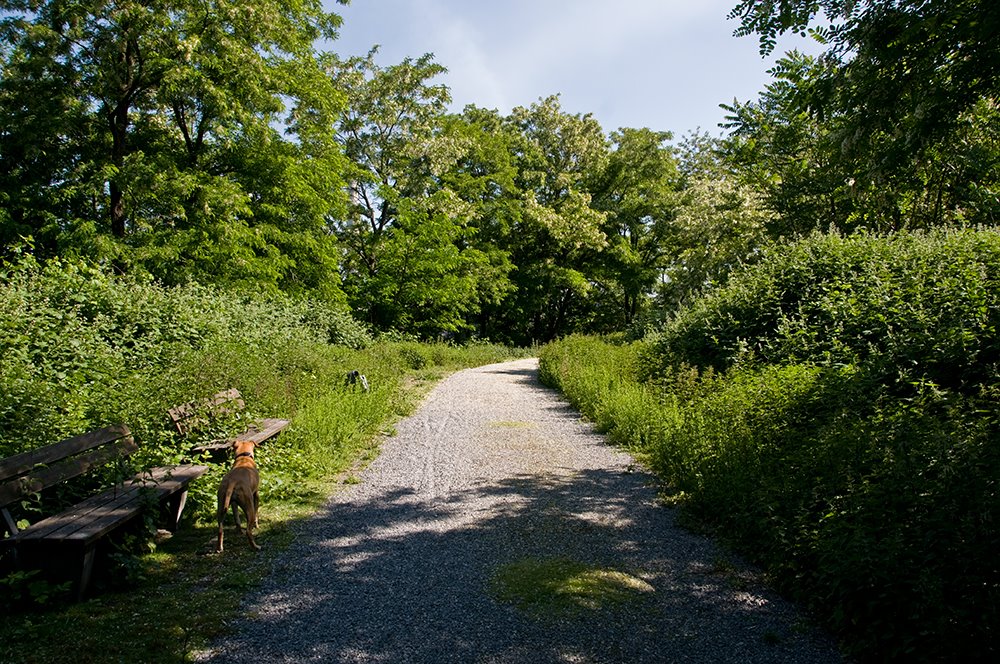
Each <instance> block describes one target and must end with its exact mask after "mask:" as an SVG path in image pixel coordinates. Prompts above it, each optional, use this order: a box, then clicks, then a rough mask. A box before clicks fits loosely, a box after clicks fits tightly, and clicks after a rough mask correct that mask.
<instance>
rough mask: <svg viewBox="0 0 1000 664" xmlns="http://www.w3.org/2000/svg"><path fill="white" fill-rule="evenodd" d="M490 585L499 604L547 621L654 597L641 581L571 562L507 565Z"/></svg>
mask: <svg viewBox="0 0 1000 664" xmlns="http://www.w3.org/2000/svg"><path fill="white" fill-rule="evenodd" d="M490 586H491V590H492V592H493V594H494V596H495V597H496V598H497V599H499V600H500V601H502V602H507V603H511V604H514V605H515V606H517V607H518V608H519V609H521V610H523V611H525V612H526V613H529V614H531V615H534V616H536V617H545V618H561V617H572V616H578V615H580V614H581V613H584V612H593V611H601V610H609V609H615V608H619V607H621V606H623V605H627V604H633V603H635V602H638V601H641V600H642V599H643V598H644V597H645V596H646V595H648V594H649V593H652V592H654V588H653V587H652V586H651V585H649V584H648V583H646V582H645V581H643V580H642V579H640V578H637V577H635V576H632V575H630V574H626V573H625V572H621V571H618V570H614V569H607V568H601V567H594V566H591V565H587V564H585V563H582V562H579V561H576V560H572V559H569V558H526V559H524V560H519V561H517V562H514V563H511V564H509V565H504V566H502V567H500V568H499V569H497V571H496V572H495V573H494V575H493V577H492V579H491V580H490Z"/></svg>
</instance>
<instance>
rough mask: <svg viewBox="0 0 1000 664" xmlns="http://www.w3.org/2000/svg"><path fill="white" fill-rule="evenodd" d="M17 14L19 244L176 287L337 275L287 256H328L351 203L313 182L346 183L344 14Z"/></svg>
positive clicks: (49, 10)
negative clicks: (140, 267) (103, 261)
mask: <svg viewBox="0 0 1000 664" xmlns="http://www.w3.org/2000/svg"><path fill="white" fill-rule="evenodd" d="M0 9H3V10H4V12H5V14H4V19H3V21H2V30H3V34H4V38H5V40H4V41H5V43H6V44H7V47H6V48H5V49H4V51H3V54H2V55H3V63H2V65H3V78H2V80H0V117H2V119H3V123H2V125H3V126H4V127H6V128H7V130H6V131H4V132H3V133H2V134H0V188H2V192H3V194H2V195H3V196H4V199H5V202H6V203H7V204H8V206H9V208H8V209H9V221H8V222H7V223H5V228H4V230H3V235H4V239H7V240H10V239H13V238H16V237H17V236H26V235H31V236H33V237H35V239H36V246H37V247H38V248H39V250H40V251H43V252H48V253H59V252H75V253H84V254H92V255H94V256H96V257H99V258H110V259H112V260H114V261H115V262H116V263H118V264H119V265H123V266H125V265H128V264H131V263H135V262H139V263H142V264H144V265H145V266H146V267H149V268H150V269H152V270H153V271H154V273H156V274H157V275H158V276H161V277H165V278H167V279H180V280H183V279H184V278H189V277H191V276H195V277H199V278H206V279H218V280H220V281H224V282H225V281H231V282H241V281H248V280H249V281H255V280H258V279H259V280H261V281H263V283H264V285H265V286H267V285H271V286H274V287H278V284H281V283H282V282H288V283H292V282H308V281H310V279H311V280H312V281H313V282H316V281H317V279H316V278H315V274H314V275H313V277H304V276H303V275H306V274H308V273H315V272H316V268H317V264H316V263H315V262H314V263H313V264H312V265H308V266H307V265H306V263H309V261H310V260H311V259H316V258H318V257H320V256H322V258H321V260H320V263H323V264H327V265H328V264H329V260H328V255H330V254H331V248H330V247H325V248H323V249H321V250H319V251H318V253H314V254H313V256H312V257H310V256H308V252H302V253H299V254H298V255H296V256H289V255H286V250H287V249H289V248H290V247H292V246H296V245H298V246H301V245H308V244H313V245H321V244H323V241H322V233H323V227H324V223H325V217H326V215H327V214H328V212H329V209H330V208H331V207H335V206H336V205H337V200H338V197H342V193H341V190H342V186H341V185H340V183H339V182H334V181H332V180H331V178H329V177H320V176H317V175H316V173H315V172H313V173H310V172H309V170H310V168H313V167H314V168H318V169H319V168H321V169H326V170H330V169H332V171H331V172H332V173H339V172H340V171H341V170H342V167H341V166H340V165H339V164H338V161H337V156H336V150H335V146H334V144H333V143H332V140H331V139H330V138H329V136H330V131H329V127H330V125H331V123H332V121H333V119H334V117H335V116H336V112H337V110H338V109H339V105H340V99H341V98H340V97H339V96H338V94H337V93H336V91H335V90H334V89H333V88H332V86H331V85H330V82H329V79H328V78H327V77H326V76H324V75H323V71H322V68H321V64H320V62H319V58H318V55H317V53H316V51H315V49H314V46H313V44H314V42H315V41H316V40H317V39H318V38H321V37H327V38H332V37H334V36H335V34H336V32H335V29H336V27H337V25H339V22H340V19H339V17H337V16H336V15H335V14H331V13H327V12H326V11H324V10H323V8H322V5H321V3H319V2H318V1H315V0H307V1H306V2H300V1H298V0H267V1H265V2H255V3H252V4H247V3H239V2H234V1H232V0H209V1H208V2H204V1H198V2H195V1H193V0H164V1H159V2H110V1H98V2H92V3H83V4H81V3H78V2H70V1H69V0H49V1H48V2H25V1H20V0H18V1H5V2H0ZM42 91H45V94H39V93H40V92H42ZM281 123H286V125H287V131H288V132H290V133H291V134H293V135H294V136H293V138H294V140H287V139H286V138H285V137H283V136H282V135H281V134H280V133H279V132H278V131H277V130H276V129H275V127H276V126H278V125H280V124H281ZM323 125H325V126H326V131H322V129H323ZM13 127H17V128H18V131H12V130H11V129H12V128H13ZM323 136H326V137H327V138H326V139H323V138H322V137H323ZM323 140H326V143H327V144H326V145H323V144H321V142H322V141H323ZM272 164H273V166H272ZM260 169H270V172H269V173H267V174H262V173H260V172H259V171H260ZM279 218H284V219H287V220H289V221H287V222H286V221H280V222H277V227H276V228H275V222H276V220H278V219H279ZM292 238H295V239H292ZM307 238H308V239H307ZM275 259H277V260H275ZM319 271H320V272H324V273H327V274H326V276H329V271H328V270H327V269H320V270H319ZM324 281H325V279H324Z"/></svg>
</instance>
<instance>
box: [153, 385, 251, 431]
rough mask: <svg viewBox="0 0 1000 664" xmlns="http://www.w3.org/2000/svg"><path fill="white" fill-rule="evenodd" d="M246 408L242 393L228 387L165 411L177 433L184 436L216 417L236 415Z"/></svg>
mask: <svg viewBox="0 0 1000 664" xmlns="http://www.w3.org/2000/svg"><path fill="white" fill-rule="evenodd" d="M244 410H246V403H245V402H244V401H243V395H241V394H240V391H239V390H237V389H236V388H232V389H228V390H225V391H223V392H219V393H218V394H216V395H214V396H212V397H211V398H208V399H198V400H196V401H190V402H188V403H185V404H181V405H180V406H174V407H173V408H171V409H169V410H168V411H167V414H168V415H170V421H171V422H173V423H174V426H175V427H177V433H179V434H181V435H183V436H186V435H187V434H189V433H191V432H192V431H197V430H198V429H201V428H203V427H205V426H206V425H207V424H209V422H210V421H211V420H212V419H213V418H216V417H226V416H229V415H237V414H239V413H241V412H242V411H244Z"/></svg>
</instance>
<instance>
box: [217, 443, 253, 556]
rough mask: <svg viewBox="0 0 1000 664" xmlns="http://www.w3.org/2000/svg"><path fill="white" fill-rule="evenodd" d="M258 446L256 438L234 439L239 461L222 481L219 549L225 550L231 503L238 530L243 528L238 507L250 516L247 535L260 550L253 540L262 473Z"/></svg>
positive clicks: (234, 447)
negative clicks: (255, 455) (255, 454)
mask: <svg viewBox="0 0 1000 664" xmlns="http://www.w3.org/2000/svg"><path fill="white" fill-rule="evenodd" d="M256 446H257V444H256V443H254V442H253V441H252V440H237V441H236V442H234V443H233V449H234V451H235V452H236V462H235V463H233V467H232V468H231V469H230V470H229V472H228V473H226V476H225V477H223V478H222V483H221V484H220V485H219V512H218V517H219V543H218V544H217V545H216V547H215V552H216V553H222V526H223V524H224V523H225V521H226V512H227V511H228V510H229V506H230V504H232V507H233V519H234V520H235V521H236V532H239V531H240V514H239V511H238V510H237V507H242V508H243V514H245V515H246V517H247V539H248V540H250V546H252V547H253V548H254V550H257V551H259V550H260V547H259V546H258V545H257V543H256V542H254V541H253V529H254V528H256V527H257V509H258V508H259V507H260V494H259V493H258V488H259V487H260V475H259V473H258V472H257V464H256V462H254V460H253V450H254V448H255V447H256Z"/></svg>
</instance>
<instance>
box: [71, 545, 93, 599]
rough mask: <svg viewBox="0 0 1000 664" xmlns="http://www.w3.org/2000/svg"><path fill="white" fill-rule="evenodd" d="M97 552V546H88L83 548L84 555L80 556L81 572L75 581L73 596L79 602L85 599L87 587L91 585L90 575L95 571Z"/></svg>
mask: <svg viewBox="0 0 1000 664" xmlns="http://www.w3.org/2000/svg"><path fill="white" fill-rule="evenodd" d="M96 552H97V548H96V547H95V546H88V547H87V548H85V549H84V550H83V555H82V556H81V557H80V561H79V562H80V569H79V574H78V575H77V577H76V580H75V581H74V584H75V587H74V588H73V597H74V598H75V599H76V601H77V602H81V601H83V597H84V595H86V594H87V587H88V586H90V576H91V573H92V572H93V571H94V555H95V554H96Z"/></svg>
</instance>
